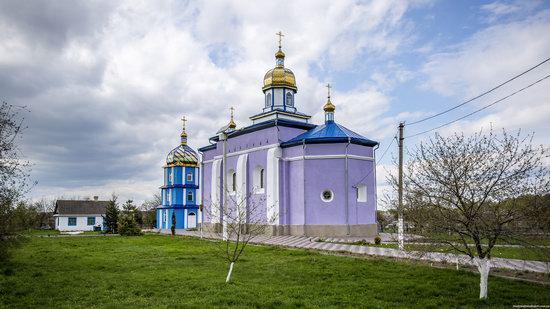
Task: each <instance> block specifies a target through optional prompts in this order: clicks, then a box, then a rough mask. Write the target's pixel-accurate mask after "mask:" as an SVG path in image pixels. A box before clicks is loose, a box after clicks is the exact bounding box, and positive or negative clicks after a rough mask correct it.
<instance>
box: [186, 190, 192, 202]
mask: <svg viewBox="0 0 550 309" xmlns="http://www.w3.org/2000/svg"><path fill="white" fill-rule="evenodd" d="M187 201H188V202H192V201H193V192H187Z"/></svg>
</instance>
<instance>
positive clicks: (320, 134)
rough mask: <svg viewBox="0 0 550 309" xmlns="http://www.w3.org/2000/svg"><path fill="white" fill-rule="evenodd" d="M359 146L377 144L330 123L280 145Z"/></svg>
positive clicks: (334, 123) (341, 126)
mask: <svg viewBox="0 0 550 309" xmlns="http://www.w3.org/2000/svg"><path fill="white" fill-rule="evenodd" d="M348 141H349V142H351V143H353V144H359V145H364V146H371V147H373V146H376V145H378V142H375V141H372V140H370V139H368V138H366V137H364V136H362V135H360V134H358V133H355V132H353V131H352V130H350V129H348V128H346V127H344V126H343V125H340V124H338V123H336V122H333V121H330V122H327V123H325V124H324V125H320V126H317V127H315V128H313V129H311V130H309V131H306V132H304V133H302V134H300V135H298V136H296V137H295V138H293V139H291V140H289V141H288V142H285V143H282V144H281V146H282V147H285V146H286V147H289V146H294V145H298V144H302V143H304V142H305V143H306V144H318V143H319V144H321V143H347V142H348Z"/></svg>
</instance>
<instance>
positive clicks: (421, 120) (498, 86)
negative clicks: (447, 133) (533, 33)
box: [408, 58, 550, 126]
mask: <svg viewBox="0 0 550 309" xmlns="http://www.w3.org/2000/svg"><path fill="white" fill-rule="evenodd" d="M548 61H550V58H547V59H546V60H544V61H542V62H540V63H539V64H537V65H535V66H533V67H531V68H530V69H528V70H526V71H523V72H522V73H520V74H518V75H516V76H514V77H512V78H510V79H508V80H507V81H505V82H503V83H501V84H499V85H497V86H495V87H493V88H491V89H489V90H487V91H485V92H483V93H482V94H480V95H477V96H475V97H473V98H471V99H469V100H468V101H466V102H463V103H460V104H458V105H456V106H454V107H451V108H449V109H447V110H444V111H442V112H439V113H437V114H435V115H432V116H429V117H426V118H424V119H420V120H417V121H413V122H411V123H409V124H408V125H409V126H411V125H414V124H417V123H421V122H424V121H426V120H430V119H432V118H435V117H438V116H441V115H443V114H446V113H448V112H450V111H452V110H455V109H457V108H459V107H461V106H464V105H466V104H468V103H470V102H472V101H474V100H477V99H479V98H481V97H482V96H484V95H486V94H489V93H491V92H493V91H495V90H497V89H498V88H500V87H502V86H504V85H506V84H508V83H509V82H511V81H513V80H515V79H517V78H519V77H521V76H523V75H525V74H527V73H529V72H531V71H532V70H534V69H536V68H538V67H539V66H541V65H543V64H545V63H546V62H548Z"/></svg>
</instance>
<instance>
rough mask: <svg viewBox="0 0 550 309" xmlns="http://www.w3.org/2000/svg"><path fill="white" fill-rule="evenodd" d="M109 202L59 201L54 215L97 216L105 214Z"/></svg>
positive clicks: (56, 203)
mask: <svg viewBox="0 0 550 309" xmlns="http://www.w3.org/2000/svg"><path fill="white" fill-rule="evenodd" d="M107 205H109V201H75V200H57V202H55V210H54V212H53V213H54V214H57V215H96V214H100V215H102V214H105V208H107Z"/></svg>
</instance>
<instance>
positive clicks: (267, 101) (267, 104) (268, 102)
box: [265, 93, 271, 107]
mask: <svg viewBox="0 0 550 309" xmlns="http://www.w3.org/2000/svg"><path fill="white" fill-rule="evenodd" d="M270 106H271V93H267V94H266V95H265V107H270Z"/></svg>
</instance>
